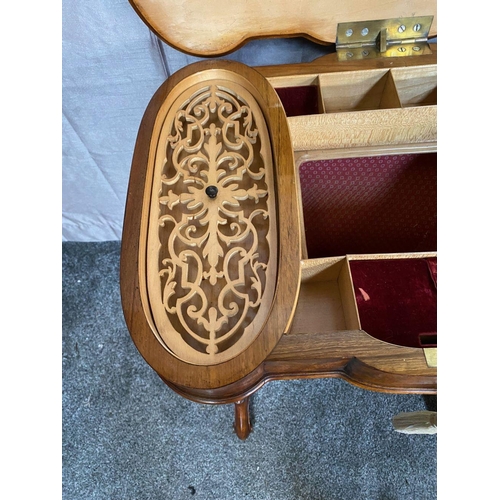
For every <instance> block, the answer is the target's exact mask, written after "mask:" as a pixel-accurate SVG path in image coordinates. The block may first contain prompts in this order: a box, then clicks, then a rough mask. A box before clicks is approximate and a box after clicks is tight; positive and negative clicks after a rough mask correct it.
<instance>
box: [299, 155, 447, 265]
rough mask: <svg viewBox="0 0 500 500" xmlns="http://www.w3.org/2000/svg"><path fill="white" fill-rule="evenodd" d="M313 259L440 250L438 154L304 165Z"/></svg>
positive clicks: (306, 217)
mask: <svg viewBox="0 0 500 500" xmlns="http://www.w3.org/2000/svg"><path fill="white" fill-rule="evenodd" d="M300 182H301V190H302V204H303V213H304V225H305V234H306V243H307V249H308V255H309V258H317V257H331V256H341V255H346V254H360V253H361V254H363V253H368V254H370V253H394V252H423V251H435V250H436V249H437V155H436V153H427V154H407V155H394V156H391V155H386V156H378V157H366V158H342V159H335V160H317V161H308V162H305V163H303V164H302V165H301V167H300Z"/></svg>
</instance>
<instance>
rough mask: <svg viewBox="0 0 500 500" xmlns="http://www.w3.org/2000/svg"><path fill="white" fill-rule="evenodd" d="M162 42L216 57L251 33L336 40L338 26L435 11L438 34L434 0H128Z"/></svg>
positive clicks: (434, 27)
mask: <svg viewBox="0 0 500 500" xmlns="http://www.w3.org/2000/svg"><path fill="white" fill-rule="evenodd" d="M130 3H131V4H132V6H133V7H134V9H135V10H136V12H137V13H138V14H139V16H140V17H141V18H142V20H143V21H144V22H145V23H146V24H147V25H148V26H149V28H150V29H151V30H152V31H153V32H154V33H156V34H157V35H158V37H160V38H161V39H162V40H163V41H165V42H166V43H168V44H169V45H172V46H173V47H175V48H176V49H178V50H181V51H183V52H186V53H188V54H193V55H196V56H206V57H208V56H220V55H223V54H227V53H228V52H231V51H233V50H235V49H237V48H238V47H240V46H241V45H243V44H244V43H245V42H247V41H248V40H251V39H254V38H274V37H294V36H304V37H306V38H309V39H311V40H313V41H315V42H318V43H321V44H332V43H335V40H336V36H337V25H338V24H339V23H343V22H357V21H371V20H379V19H392V18H404V17H417V16H434V22H433V24H432V27H431V31H430V33H429V36H430V37H433V36H435V35H436V34H437V2H436V0H418V1H416V0H388V1H385V2H372V1H370V0H351V1H349V2H346V1H344V0H294V2H293V4H291V2H290V1H285V0H277V1H272V2H270V1H269V0H253V1H252V2H248V1H247V0H232V1H231V2H215V1H212V2H210V1H207V0H189V1H183V2H179V1H178V0H130Z"/></svg>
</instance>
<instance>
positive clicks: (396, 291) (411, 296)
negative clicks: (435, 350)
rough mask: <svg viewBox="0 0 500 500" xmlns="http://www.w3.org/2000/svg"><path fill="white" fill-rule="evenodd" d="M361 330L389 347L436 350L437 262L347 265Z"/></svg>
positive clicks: (386, 261) (382, 261) (357, 262)
mask: <svg viewBox="0 0 500 500" xmlns="http://www.w3.org/2000/svg"><path fill="white" fill-rule="evenodd" d="M349 265H350V268H351V276H352V281H353V285H354V291H355V294H356V303H357V305H358V313H359V318H360V323H361V328H362V329H363V330H365V331H366V332H367V333H369V334H370V335H371V336H372V337H375V338H377V339H380V340H384V341H386V342H390V343H391V344H397V345H401V346H407V347H435V346H436V343H437V288H436V283H437V259H436V258H427V259H418V258H416V259H377V260H353V261H350V262H349Z"/></svg>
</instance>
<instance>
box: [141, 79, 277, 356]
mask: <svg viewBox="0 0 500 500" xmlns="http://www.w3.org/2000/svg"><path fill="white" fill-rule="evenodd" d="M152 186H153V190H152V195H151V205H150V222H149V233H148V245H147V246H148V259H147V266H148V272H147V276H148V290H149V299H150V307H151V311H152V315H153V319H154V322H155V325H156V328H157V332H158V334H159V336H160V337H161V340H162V341H163V342H164V343H165V345H166V347H167V348H168V349H169V350H170V351H171V352H172V353H173V354H174V355H175V356H177V357H179V358H180V359H182V360H184V361H186V362H189V363H193V364H207V365H210V364H217V363H221V362H223V361H226V360H227V359H231V358H232V357H234V356H236V355H237V354H239V353H240V352H242V350H244V349H245V348H246V347H247V346H248V345H249V344H250V343H251V342H252V341H253V340H254V339H255V336H256V335H257V334H258V333H259V331H260V327H261V326H262V324H263V322H264V321H265V319H266V316H267V313H268V307H269V305H270V303H271V301H272V297H273V294H274V289H275V281H276V259H277V248H276V247H277V245H276V241H275V240H276V228H275V225H276V222H275V220H276V213H275V212H276V209H275V200H274V192H273V191H274V188H273V186H274V180H273V165H272V151H271V146H270V140H269V136H268V131H267V127H266V123H265V120H264V118H263V116H262V112H261V111H260V108H259V105H258V104H257V102H256V101H255V99H254V98H253V97H252V95H251V94H250V93H249V92H248V91H247V90H246V89H245V88H244V87H242V86H240V85H239V84H236V83H235V82H224V81H223V80H221V81H217V80H213V81H209V82H206V81H205V82H199V83H197V84H196V85H194V86H192V87H190V88H189V89H188V90H186V91H184V92H183V93H181V94H180V95H179V96H178V97H177V99H175V101H174V102H173V104H172V106H171V107H170V109H169V111H168V113H167V114H166V118H165V121H164V122H163V125H162V130H161V133H160V136H159V142H158V146H157V151H156V160H155V172H154V177H153V184H152ZM259 311H260V313H259Z"/></svg>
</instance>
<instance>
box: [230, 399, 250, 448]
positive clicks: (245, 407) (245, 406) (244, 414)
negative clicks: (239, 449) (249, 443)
mask: <svg viewBox="0 0 500 500" xmlns="http://www.w3.org/2000/svg"><path fill="white" fill-rule="evenodd" d="M249 402H250V397H248V398H245V399H242V400H241V401H236V403H234V430H235V432H236V435H237V436H238V437H239V438H240V439H243V440H244V439H246V438H247V437H248V436H249V435H250V432H251V431H252V425H251V424H250V411H249Z"/></svg>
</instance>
